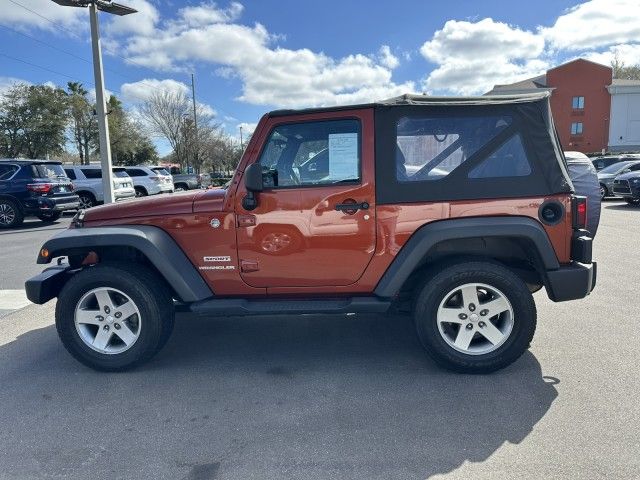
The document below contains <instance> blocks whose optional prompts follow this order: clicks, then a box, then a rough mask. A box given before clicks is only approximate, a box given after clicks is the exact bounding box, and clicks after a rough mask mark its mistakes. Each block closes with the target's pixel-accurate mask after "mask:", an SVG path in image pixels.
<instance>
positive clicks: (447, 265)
mask: <svg viewBox="0 0 640 480" xmlns="http://www.w3.org/2000/svg"><path fill="white" fill-rule="evenodd" d="M572 191H573V187H572V184H571V181H570V179H569V177H568V174H567V168H566V162H565V159H564V157H563V154H562V150H561V148H560V146H559V142H558V138H557V136H556V133H555V128H554V125H553V121H552V117H551V114H550V109H549V100H548V96H547V95H546V94H533V95H518V96H500V97H479V98H439V97H428V96H412V95H405V96H402V97H398V98H394V99H390V100H387V101H383V102H379V103H374V104H367V105H356V106H344V107H331V108H314V109H308V110H298V111H293V110H281V111H274V112H271V113H268V114H266V115H265V116H264V117H263V118H262V119H261V121H260V123H259V124H258V127H257V129H256V130H255V133H254V135H253V137H252V139H251V141H250V142H249V145H248V146H247V148H246V151H245V152H244V155H243V157H242V160H241V161H240V164H239V165H238V168H237V170H236V173H235V175H234V177H233V179H232V181H231V182H230V184H229V185H228V187H226V188H223V189H217V190H200V191H190V192H183V193H179V194H174V195H170V196H162V197H159V198H152V199H141V200H137V201H133V202H130V203H125V204H118V205H105V206H101V207H96V208H91V209H90V210H86V211H80V212H79V213H78V214H77V215H76V217H75V218H74V220H73V222H72V225H71V228H69V229H68V230H66V231H64V232H62V233H60V234H58V235H56V236H55V237H53V238H52V239H50V240H49V241H47V242H46V243H45V244H44V246H43V247H42V249H41V250H40V253H39V256H38V263H43V264H46V263H50V262H51V261H52V260H53V259H54V258H58V259H59V260H58V264H57V266H54V267H52V268H48V269H46V270H45V271H43V272H42V273H41V274H40V275H38V276H36V277H34V278H32V279H30V280H28V281H27V283H26V290H27V294H28V297H29V299H30V300H31V301H32V302H34V303H39V304H42V303H45V302H47V301H49V300H50V299H52V298H54V297H58V301H57V305H56V327H57V330H58V333H59V335H60V338H61V340H62V342H63V344H64V345H65V347H66V348H67V350H69V352H70V353H71V354H72V355H73V356H74V357H75V358H76V359H78V360H79V361H80V362H82V363H84V364H86V365H88V366H90V367H93V368H95V369H99V370H123V369H126V368H130V367H133V366H135V365H138V364H140V363H142V362H144V361H147V360H149V359H150V358H151V357H152V356H153V355H154V354H155V353H156V352H157V351H158V350H159V349H160V348H162V346H163V345H164V344H165V342H166V341H167V340H168V338H169V336H170V334H171V330H172V327H173V323H174V312H175V311H176V310H182V311H189V312H193V313H195V314H199V315H204V316H232V315H236V316H243V315H263V314H295V315H302V314H347V313H361V314H373V313H384V312H391V311H396V312H397V311H401V312H402V311H408V312H410V313H411V314H412V315H413V318H414V319H415V325H416V329H417V333H418V336H419V337H420V340H421V342H422V344H423V345H424V347H425V349H426V351H427V352H428V353H429V355H431V357H432V358H433V359H434V360H435V361H436V362H438V363H439V364H440V365H442V366H444V367H446V368H449V369H453V370H456V371H460V372H471V373H476V372H490V371H494V370H497V369H499V368H502V367H504V366H506V365H509V364H510V363H512V362H513V361H514V360H516V359H517V358H518V357H519V356H520V355H521V354H522V353H523V352H524V351H525V349H526V348H527V347H528V345H529V343H530V341H531V339H532V337H533V334H534V330H535V327H536V307H535V303H534V300H533V296H532V293H533V292H535V291H537V290H539V289H541V288H543V287H544V288H545V289H546V291H547V294H548V296H549V297H550V298H551V300H553V301H556V302H559V301H565V300H574V299H578V298H583V297H585V296H586V295H588V294H589V293H590V292H591V290H592V289H593V287H594V285H595V279H596V264H595V263H594V262H592V259H591V245H592V239H591V236H590V235H589V232H588V231H587V230H586V229H585V228H586V218H587V217H586V213H587V211H586V209H587V204H586V199H585V198H584V197H578V196H575V195H574V194H573V193H572ZM65 257H66V259H67V260H65Z"/></svg>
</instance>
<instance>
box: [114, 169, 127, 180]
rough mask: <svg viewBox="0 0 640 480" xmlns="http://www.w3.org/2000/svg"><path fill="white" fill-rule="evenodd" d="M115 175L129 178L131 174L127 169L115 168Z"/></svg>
mask: <svg viewBox="0 0 640 480" xmlns="http://www.w3.org/2000/svg"><path fill="white" fill-rule="evenodd" d="M113 176H114V177H118V178H129V174H128V173H127V171H126V170H125V169H114V170H113Z"/></svg>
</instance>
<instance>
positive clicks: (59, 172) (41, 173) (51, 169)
mask: <svg viewBox="0 0 640 480" xmlns="http://www.w3.org/2000/svg"><path fill="white" fill-rule="evenodd" d="M31 173H32V174H33V177H34V178H48V179H51V180H55V179H59V178H67V174H66V173H65V171H64V169H63V168H62V165H59V164H56V163H39V164H35V165H31Z"/></svg>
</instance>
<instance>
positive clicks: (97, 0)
mask: <svg viewBox="0 0 640 480" xmlns="http://www.w3.org/2000/svg"><path fill="white" fill-rule="evenodd" d="M53 1H54V2H55V3H57V4H58V5H62V6H65V7H81V8H84V7H89V21H90V23H91V47H92V50H93V76H94V78H95V80H94V81H95V87H96V113H97V115H98V132H99V137H100V164H101V165H102V187H103V190H104V203H113V201H114V198H113V172H112V169H111V143H110V142H109V121H108V119H107V103H106V100H105V95H104V73H103V70H102V50H101V48H100V29H99V26H98V10H100V11H101V12H107V13H111V14H113V15H119V16H122V15H129V14H130V13H135V12H137V10H134V9H133V8H130V7H126V6H124V5H120V4H118V3H114V2H112V1H111V0H53Z"/></svg>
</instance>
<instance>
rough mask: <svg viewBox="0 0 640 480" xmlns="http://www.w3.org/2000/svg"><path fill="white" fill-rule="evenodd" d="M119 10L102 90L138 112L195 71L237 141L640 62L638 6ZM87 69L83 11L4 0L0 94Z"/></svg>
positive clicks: (109, 26)
mask: <svg viewBox="0 0 640 480" xmlns="http://www.w3.org/2000/svg"><path fill="white" fill-rule="evenodd" d="M122 3H125V4H128V5H132V6H134V7H136V8H138V10H139V13H137V14H134V15H131V16H129V17H124V18H114V17H111V16H107V15H102V16H101V22H102V34H103V39H104V46H105V50H104V60H105V66H106V71H105V78H106V83H107V88H108V89H109V90H110V91H111V92H113V93H114V94H116V95H117V96H119V97H120V98H122V99H123V100H124V102H125V105H126V106H127V107H128V108H131V109H133V110H135V109H136V108H137V105H139V104H140V102H142V101H144V98H145V97H146V96H148V95H149V94H150V92H153V91H157V90H159V89H160V90H174V89H177V90H183V91H185V93H187V92H188V90H187V87H188V84H189V81H190V73H191V72H193V73H195V75H196V86H197V96H198V100H199V101H200V102H201V103H202V104H203V105H205V106H206V108H208V109H210V112H211V113H214V114H215V115H216V120H217V121H219V122H221V123H222V124H223V125H224V128H225V129H226V130H227V131H228V132H229V133H231V134H233V135H237V132H238V126H239V125H243V126H244V128H245V131H248V130H250V129H251V128H252V125H254V124H255V122H257V120H258V119H259V117H260V115H261V114H262V113H264V112H265V111H267V110H270V109H274V108H282V107H292V108H297V107H305V106H313V105H332V104H338V103H359V102H366V101H372V100H376V99H381V98H386V97H389V96H393V95H397V94H400V93H405V92H426V93H430V94H450V95H460V94H480V93H483V92H484V91H487V90H488V89H490V88H491V87H492V86H493V84H495V83H509V82H513V81H517V80H521V79H524V78H527V77H530V76H533V75H537V74H539V73H543V72H544V71H545V70H546V69H547V68H548V67H550V66H553V65H556V64H558V63H561V62H564V61H566V60H569V59H572V58H575V57H577V56H584V57H586V58H589V59H592V60H595V61H599V62H602V63H605V64H607V63H609V61H610V60H611V58H612V57H613V55H614V53H615V52H617V53H618V55H619V56H620V57H621V58H622V59H623V60H625V61H626V62H627V63H639V62H640V22H638V20H637V19H638V18H640V2H638V1H636V0H591V1H587V2H578V1H565V0H539V1H537V2H514V1H512V0H511V1H498V0H493V1H472V0H462V1H450V2H428V1H424V0H423V1H410V0H395V1H393V2H386V1H385V2H382V1H378V2H375V1H373V2H364V1H349V0H342V1H335V0H325V1H322V2H301V1H299V0H297V1H294V0H278V1H248V0H247V1H242V2H216V3H213V2H208V1H204V2H202V1H186V2H178V1H176V0H126V1H125V0H122ZM25 7H26V8H25ZM29 10H33V12H32V11H29ZM34 12H37V13H38V14H39V15H37V14H36V13H34ZM43 17H44V18H43ZM61 50H65V51H67V52H70V53H72V54H73V55H75V56H73V55H69V54H68V53H64V52H62V51H61ZM77 57H80V58H77ZM83 59H84V60H83ZM90 59H91V50H90V44H89V42H88V17H87V13H86V10H85V9H75V8H69V7H66V8H65V7H59V6H57V5H56V4H54V3H53V2H51V1H49V0H0V91H1V90H2V89H4V88H6V86H7V85H9V84H11V82H14V81H27V82H31V83H44V82H51V83H54V84H58V85H65V84H66V82H67V81H68V80H71V78H73V79H77V80H79V81H82V82H84V83H85V84H86V85H87V87H88V88H91V87H92V84H93V81H92V78H93V76H92V70H91V63H90V62H89V60H90ZM25 62H26V63H25ZM68 77H70V78H68ZM159 146H160V148H161V150H165V148H166V147H164V146H163V145H162V144H159ZM162 153H166V151H163V152H162Z"/></svg>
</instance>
